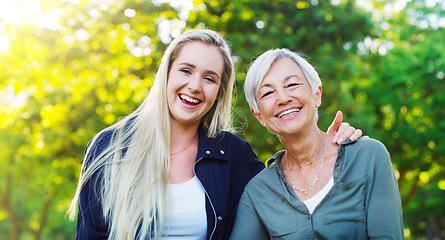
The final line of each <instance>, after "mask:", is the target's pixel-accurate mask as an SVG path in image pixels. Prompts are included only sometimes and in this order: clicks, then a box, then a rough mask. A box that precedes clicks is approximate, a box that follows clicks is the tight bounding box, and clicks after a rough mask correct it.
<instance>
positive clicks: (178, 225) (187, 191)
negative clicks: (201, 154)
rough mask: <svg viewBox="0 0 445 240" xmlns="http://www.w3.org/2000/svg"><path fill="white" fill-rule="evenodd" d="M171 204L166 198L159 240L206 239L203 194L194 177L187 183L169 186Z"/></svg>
mask: <svg viewBox="0 0 445 240" xmlns="http://www.w3.org/2000/svg"><path fill="white" fill-rule="evenodd" d="M170 189H171V197H172V202H170V199H168V197H167V205H166V206H167V208H169V207H171V209H167V210H166V212H165V213H166V214H167V216H166V217H165V222H164V228H163V230H162V235H161V239H163V240H179V239H181V240H188V239H190V240H191V239H206V236H207V215H206V209H205V193H204V189H203V187H202V186H201V183H200V182H199V181H198V178H197V177H196V176H194V177H193V178H192V179H190V180H189V181H187V182H183V183H179V184H170Z"/></svg>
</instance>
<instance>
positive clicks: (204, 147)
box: [196, 126, 230, 161]
mask: <svg viewBox="0 0 445 240" xmlns="http://www.w3.org/2000/svg"><path fill="white" fill-rule="evenodd" d="M225 134H226V132H224V131H222V132H221V133H220V134H218V135H217V136H216V137H215V138H209V137H208V136H207V131H206V130H205V129H204V128H203V127H202V126H199V129H198V136H199V145H198V154H197V156H196V160H199V159H201V158H212V159H216V160H223V161H229V160H230V154H229V150H230V149H229V143H227V142H226V141H227V140H228V139H227V138H226V139H224V136H225ZM224 140H225V141H224Z"/></svg>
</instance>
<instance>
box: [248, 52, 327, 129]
mask: <svg viewBox="0 0 445 240" xmlns="http://www.w3.org/2000/svg"><path fill="white" fill-rule="evenodd" d="M256 100H257V103H258V109H259V113H254V115H255V117H256V118H257V119H258V120H259V121H260V123H261V124H263V125H265V126H266V127H267V128H268V129H269V131H271V132H272V133H275V134H278V135H287V134H290V135H293V134H297V133H298V132H299V131H301V130H305V129H310V127H313V126H314V125H311V124H314V123H315V121H314V117H315V112H316V106H315V105H316V104H317V103H318V104H320V103H321V102H320V101H321V88H320V89H319V90H318V91H317V93H316V94H313V93H312V90H311V86H310V85H309V82H308V81H307V79H306V77H305V75H304V73H303V71H302V70H301V69H300V67H299V66H298V64H297V63H295V62H294V61H293V60H291V59H289V58H283V59H279V60H276V61H275V62H274V63H273V64H272V66H271V67H270V69H269V71H268V72H267V74H266V76H265V77H264V79H263V82H262V83H261V85H260V87H259V89H258V93H257V95H256Z"/></svg>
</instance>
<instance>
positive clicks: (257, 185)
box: [246, 151, 284, 193]
mask: <svg viewBox="0 0 445 240" xmlns="http://www.w3.org/2000/svg"><path fill="white" fill-rule="evenodd" d="M283 153H284V152H283V151H279V152H277V153H275V154H274V155H273V156H272V157H271V158H270V159H269V160H268V166H267V167H266V168H265V169H263V170H262V171H261V172H260V173H258V174H257V175H256V176H255V177H254V178H252V180H250V182H249V183H248V185H247V186H246V191H248V192H251V193H255V192H264V190H265V189H266V188H271V189H274V188H275V189H276V188H278V186H279V185H280V173H279V172H280V171H281V170H280V168H279V166H278V161H276V160H277V158H281V156H282V155H283Z"/></svg>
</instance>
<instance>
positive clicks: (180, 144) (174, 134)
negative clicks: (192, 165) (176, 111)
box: [170, 122, 199, 153]
mask: <svg viewBox="0 0 445 240" xmlns="http://www.w3.org/2000/svg"><path fill="white" fill-rule="evenodd" d="M198 128H199V125H196V126H188V127H185V126H182V125H180V124H175V123H173V122H172V123H171V133H170V152H171V153H175V152H177V151H180V150H182V149H183V148H184V147H186V146H188V145H190V144H191V143H193V142H194V141H195V139H196V138H197V136H198Z"/></svg>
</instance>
